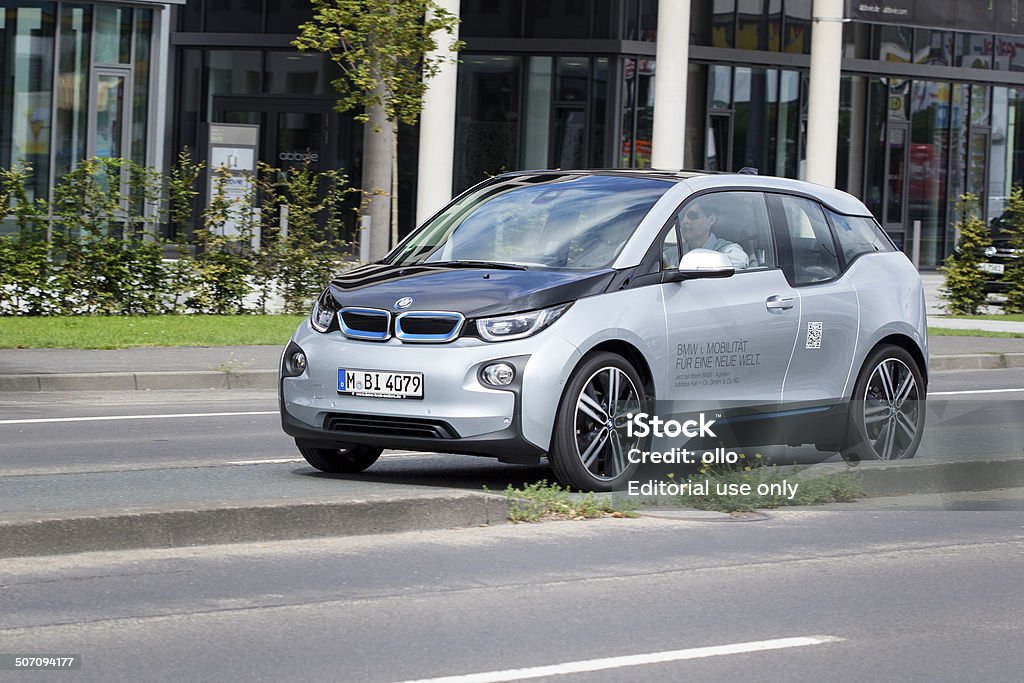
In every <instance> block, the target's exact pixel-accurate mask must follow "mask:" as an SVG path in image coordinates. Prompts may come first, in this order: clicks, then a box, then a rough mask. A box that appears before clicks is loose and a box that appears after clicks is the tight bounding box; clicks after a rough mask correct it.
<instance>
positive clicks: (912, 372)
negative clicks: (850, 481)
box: [840, 345, 925, 462]
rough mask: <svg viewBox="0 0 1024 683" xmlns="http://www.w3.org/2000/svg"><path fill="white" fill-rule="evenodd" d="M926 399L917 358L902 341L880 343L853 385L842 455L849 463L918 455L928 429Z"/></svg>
mask: <svg viewBox="0 0 1024 683" xmlns="http://www.w3.org/2000/svg"><path fill="white" fill-rule="evenodd" d="M924 399H925V390H924V381H923V379H922V377H921V369H920V368H919V367H918V366H917V362H916V361H915V360H914V359H913V357H912V356H911V355H910V354H909V353H907V351H906V350H905V349H902V348H900V347H898V346H890V345H886V346H881V347H879V348H877V349H876V350H875V351H874V352H872V354H871V355H870V356H868V359H867V361H865V363H864V367H863V368H862V369H861V371H860V375H859V376H858V377H857V383H856V384H855V385H854V388H853V400H852V401H851V402H850V414H849V418H848V422H847V427H846V441H845V443H844V444H843V449H842V451H840V455H842V457H843V459H844V460H846V461H848V462H859V461H861V460H906V459H908V458H912V457H914V455H915V454H916V453H917V448H918V446H920V445H921V437H922V436H923V434H924V419H925V400H924Z"/></svg>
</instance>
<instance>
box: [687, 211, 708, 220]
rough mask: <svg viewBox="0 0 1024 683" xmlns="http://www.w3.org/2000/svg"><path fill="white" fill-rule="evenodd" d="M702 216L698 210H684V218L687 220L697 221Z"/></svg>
mask: <svg viewBox="0 0 1024 683" xmlns="http://www.w3.org/2000/svg"><path fill="white" fill-rule="evenodd" d="M702 218H704V216H703V215H702V214H701V213H700V211H696V210H694V209H690V210H689V211H687V212H686V220H688V221H699V220H701V219H702Z"/></svg>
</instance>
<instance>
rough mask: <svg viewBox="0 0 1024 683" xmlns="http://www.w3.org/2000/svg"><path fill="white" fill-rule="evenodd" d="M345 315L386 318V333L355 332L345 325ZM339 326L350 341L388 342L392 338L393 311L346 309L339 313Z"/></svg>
mask: <svg viewBox="0 0 1024 683" xmlns="http://www.w3.org/2000/svg"><path fill="white" fill-rule="evenodd" d="M344 313H361V314H363V315H375V316H384V318H385V319H386V321H387V322H386V323H385V326H384V332H364V331H361V330H353V329H352V328H351V327H349V326H348V325H346V324H345V318H344V317H343V314H344ZM338 324H339V325H341V332H342V334H344V335H345V336H346V337H349V338H350V339H365V340H369V341H387V340H388V339H390V338H391V311H387V310H384V309H382V308H357V307H346V308H343V309H341V310H340V311H338Z"/></svg>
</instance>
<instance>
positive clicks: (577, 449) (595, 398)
mask: <svg viewBox="0 0 1024 683" xmlns="http://www.w3.org/2000/svg"><path fill="white" fill-rule="evenodd" d="M613 392H614V395H615V400H611V401H610V399H611V398H612V396H613ZM643 402H644V394H643V382H642V381H641V380H640V375H639V374H638V373H637V371H636V369H635V368H634V367H633V366H632V365H631V364H630V363H629V362H628V361H626V359H624V358H623V357H622V356H619V355H616V354H614V353H604V352H602V353H596V354H594V355H592V356H589V357H587V358H584V359H583V361H582V362H581V363H580V365H579V366H577V368H576V369H575V370H574V371H573V374H572V376H571V377H570V378H569V382H568V383H567V385H566V388H565V391H564V393H563V394H562V401H561V403H559V405H558V412H557V413H556V416H555V431H554V434H553V435H552V438H551V451H550V453H549V460H550V461H551V467H552V469H553V470H554V473H555V478H557V479H558V481H560V482H561V483H562V484H564V485H566V486H568V487H570V488H574V489H580V490H582V491H611V490H612V489H613V487H615V485H616V484H620V483H621V482H624V481H627V480H628V479H629V476H630V474H631V473H632V472H633V471H634V470H635V469H636V466H635V465H630V464H629V462H628V460H627V458H626V454H627V453H628V452H629V450H630V448H633V447H638V446H639V445H640V444H641V442H642V439H641V438H640V437H632V438H630V437H628V436H627V435H626V426H625V425H626V421H627V418H626V415H627V414H628V413H635V412H638V411H639V410H640V409H641V406H642V405H643ZM634 442H635V443H634Z"/></svg>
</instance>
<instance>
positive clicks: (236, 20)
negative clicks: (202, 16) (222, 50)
mask: <svg viewBox="0 0 1024 683" xmlns="http://www.w3.org/2000/svg"><path fill="white" fill-rule="evenodd" d="M206 31H207V32H209V33H262V32H263V0H209V2H207V3H206Z"/></svg>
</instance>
